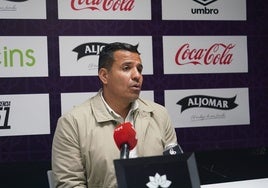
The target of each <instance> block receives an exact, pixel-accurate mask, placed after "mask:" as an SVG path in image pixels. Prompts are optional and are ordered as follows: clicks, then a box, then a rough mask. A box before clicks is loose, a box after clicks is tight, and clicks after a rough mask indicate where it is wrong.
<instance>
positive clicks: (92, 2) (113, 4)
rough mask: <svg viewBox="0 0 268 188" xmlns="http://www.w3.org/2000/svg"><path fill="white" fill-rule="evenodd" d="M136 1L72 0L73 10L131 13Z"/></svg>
mask: <svg viewBox="0 0 268 188" xmlns="http://www.w3.org/2000/svg"><path fill="white" fill-rule="evenodd" d="M134 3H135V0H71V8H72V9H73V10H83V9H90V10H93V11H96V10H103V11H131V10H133V8H134Z"/></svg>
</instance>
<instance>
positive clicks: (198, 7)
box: [162, 0, 247, 21]
mask: <svg viewBox="0 0 268 188" xmlns="http://www.w3.org/2000/svg"><path fill="white" fill-rule="evenodd" d="M246 11H247V9H246V0H235V1H234V0H168V1H166V0H162V19H163V20H242V21H244V20H246V19H247V16H246V15H247V12H246Z"/></svg>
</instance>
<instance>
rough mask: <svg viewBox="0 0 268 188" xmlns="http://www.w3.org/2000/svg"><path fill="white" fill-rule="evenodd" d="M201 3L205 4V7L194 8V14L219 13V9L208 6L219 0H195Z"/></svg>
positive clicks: (192, 10)
mask: <svg viewBox="0 0 268 188" xmlns="http://www.w3.org/2000/svg"><path fill="white" fill-rule="evenodd" d="M193 1H195V2H197V3H199V4H201V5H203V6H204V8H192V9H191V12H192V14H219V10H218V9H213V8H207V7H206V6H207V5H209V4H211V3H213V2H215V1H217V0H193Z"/></svg>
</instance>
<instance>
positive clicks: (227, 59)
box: [175, 43, 235, 65]
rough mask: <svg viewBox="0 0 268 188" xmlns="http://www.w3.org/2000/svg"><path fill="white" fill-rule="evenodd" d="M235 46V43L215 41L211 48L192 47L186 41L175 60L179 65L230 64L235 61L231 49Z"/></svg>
mask: <svg viewBox="0 0 268 188" xmlns="http://www.w3.org/2000/svg"><path fill="white" fill-rule="evenodd" d="M234 47H235V44H223V43H215V44H213V45H211V46H210V47H209V48H204V49H203V48H200V49H195V48H193V49H191V48H190V44H188V43H186V44H183V45H182V46H181V47H180V48H179V49H178V51H177V53H176V56H175V62H176V64H178V65H186V64H194V65H198V64H200V65H201V64H204V65H229V64H231V63H232V61H233V54H232V53H231V50H232V49H233V48H234Z"/></svg>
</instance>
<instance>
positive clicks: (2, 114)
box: [0, 101, 11, 129]
mask: <svg viewBox="0 0 268 188" xmlns="http://www.w3.org/2000/svg"><path fill="white" fill-rule="evenodd" d="M10 104H11V102H10V101H0V129H10V126H9V125H8V118H9V112H10Z"/></svg>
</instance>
